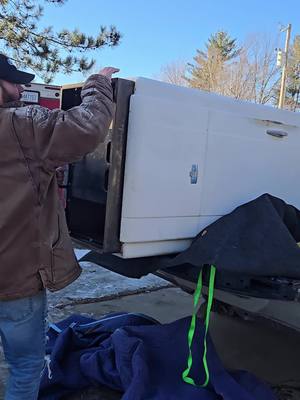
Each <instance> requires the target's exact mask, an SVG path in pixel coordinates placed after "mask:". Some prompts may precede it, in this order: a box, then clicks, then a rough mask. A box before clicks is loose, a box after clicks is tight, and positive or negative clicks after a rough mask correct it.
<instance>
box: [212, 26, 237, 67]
mask: <svg viewBox="0 0 300 400" xmlns="http://www.w3.org/2000/svg"><path fill="white" fill-rule="evenodd" d="M206 48H207V49H212V48H213V49H216V50H217V51H218V53H219V54H220V56H221V57H222V59H223V60H224V61H229V60H231V59H233V58H235V57H237V56H238V55H239V52H240V49H239V48H238V47H237V43H236V39H232V38H231V37H230V36H229V34H228V33H227V32H225V31H218V32H217V33H215V34H213V35H211V36H210V38H209V39H208V43H207V44H206Z"/></svg>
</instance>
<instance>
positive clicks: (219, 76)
mask: <svg viewBox="0 0 300 400" xmlns="http://www.w3.org/2000/svg"><path fill="white" fill-rule="evenodd" d="M205 47H206V49H205V50H204V51H203V50H199V49H197V54H196V56H195V57H194V62H195V63H194V64H189V77H188V78H187V81H188V83H189V85H190V86H192V87H195V88H198V89H202V90H207V91H212V92H217V93H221V94H224V92H223V89H222V87H223V82H224V79H226V78H225V68H224V67H225V64H226V63H228V62H229V61H231V60H233V59H234V58H235V57H237V56H238V55H239V53H240V49H239V48H238V47H237V43H236V39H232V38H231V37H230V36H229V35H228V33H227V32H224V31H219V32H217V33H215V34H212V35H211V36H210V38H209V39H208V42H207V43H206V44H205Z"/></svg>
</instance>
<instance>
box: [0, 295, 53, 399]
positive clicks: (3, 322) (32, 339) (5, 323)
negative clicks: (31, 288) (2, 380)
mask: <svg viewBox="0 0 300 400" xmlns="http://www.w3.org/2000/svg"><path fill="white" fill-rule="evenodd" d="M46 317H47V298H46V292H45V291H41V292H40V293H39V294H37V295H35V296H32V297H26V298H22V299H17V300H10V301H0V335H1V339H2V346H3V350H4V355H5V359H6V361H7V363H8V365H9V372H10V375H9V380H8V383H7V388H6V393H5V400H25V399H26V400H36V399H37V398H38V392H39V385H40V379H41V373H42V371H43V368H44V365H45V347H46V330H47V322H46Z"/></svg>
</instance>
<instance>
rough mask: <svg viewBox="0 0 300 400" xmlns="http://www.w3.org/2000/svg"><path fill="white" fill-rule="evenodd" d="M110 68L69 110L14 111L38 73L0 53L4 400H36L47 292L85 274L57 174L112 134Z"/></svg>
mask: <svg viewBox="0 0 300 400" xmlns="http://www.w3.org/2000/svg"><path fill="white" fill-rule="evenodd" d="M117 71H118V70H117V69H115V68H110V67H107V68H104V69H103V70H101V71H100V72H99V74H96V75H92V76H91V77H90V78H88V79H87V81H86V83H85V84H84V86H83V89H82V104H81V105H80V106H78V107H74V108H72V109H70V110H68V111H61V110H52V111H50V110H48V109H45V108H42V107H39V106H27V107H16V106H15V105H14V104H12V103H11V102H15V101H18V100H19V99H20V96H21V93H22V91H23V88H22V86H21V84H26V83H29V82H30V81H31V80H32V79H33V78H34V75H31V74H28V73H25V72H22V71H19V70H17V68H16V67H15V66H14V65H13V64H12V63H11V62H10V60H9V59H8V58H7V57H6V56H4V55H0V278H1V279H0V335H1V338H2V344H3V349H4V354H5V357H6V360H7V362H8V364H9V368H10V377H9V381H8V385H7V389H6V395H5V399H6V400H31V399H32V400H33V399H36V398H37V396H38V389H39V381H40V375H41V371H42V369H43V367H44V356H45V340H46V335H45V333H46V329H47V326H46V312H47V305H46V294H45V289H46V288H47V289H49V290H52V291H55V290H59V289H62V288H63V287H65V286H67V285H68V284H70V283H71V282H73V281H74V280H75V279H76V278H78V276H79V275H80V272H81V270H80V267H79V265H78V263H77V261H76V258H75V256H74V252H73V248H72V244H71V241H70V238H69V235H68V229H67V226H66V221H65V215H64V210H63V208H62V206H61V203H60V201H59V198H58V191H57V182H56V174H55V170H56V168H58V167H60V166H62V165H65V164H67V163H70V162H74V161H77V160H79V159H80V158H82V157H83V156H84V155H85V154H87V153H89V152H91V151H93V150H94V149H95V148H96V147H97V145H98V144H99V142H101V141H102V140H103V139H104V137H105V134H106V133H107V130H108V128H109V125H110V122H111V119H112V112H113V101H112V100H113V99H112V87H111V83H110V80H111V76H112V74H113V73H115V72H117Z"/></svg>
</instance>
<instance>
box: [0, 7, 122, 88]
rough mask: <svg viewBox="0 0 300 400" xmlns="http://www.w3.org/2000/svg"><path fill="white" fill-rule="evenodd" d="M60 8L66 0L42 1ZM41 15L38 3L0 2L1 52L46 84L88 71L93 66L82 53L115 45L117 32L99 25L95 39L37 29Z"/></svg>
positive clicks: (91, 60)
mask: <svg viewBox="0 0 300 400" xmlns="http://www.w3.org/2000/svg"><path fill="white" fill-rule="evenodd" d="M44 1H45V2H46V3H54V6H55V5H56V6H58V5H61V6H62V5H63V4H64V3H65V2H66V1H67V0H44ZM42 16H43V7H42V5H41V1H36V0H0V50H1V51H2V52H3V53H5V54H7V55H9V56H10V57H11V58H12V59H13V60H14V61H15V63H16V64H17V65H18V66H19V67H29V68H31V69H32V70H34V71H35V72H36V73H37V74H38V75H40V76H41V77H42V78H43V79H44V81H45V82H50V81H51V80H53V78H54V76H55V75H56V74H57V73H58V72H63V73H65V74H70V73H72V72H74V71H88V70H90V69H91V68H92V67H93V65H94V64H95V61H94V59H91V58H88V57H87V56H86V55H85V54H87V53H88V52H90V51H91V50H98V49H101V48H103V47H105V46H116V45H117V44H118V43H119V41H120V37H121V35H120V33H119V32H118V31H117V29H116V28H115V27H114V26H112V27H110V28H107V27H104V26H101V27H100V30H99V33H98V34H96V35H95V36H87V35H86V34H85V33H83V32H81V31H80V30H78V29H74V30H69V29H63V30H62V31H60V32H55V31H54V30H53V27H51V26H49V27H46V28H40V27H39V23H40V21H41V18H42Z"/></svg>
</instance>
